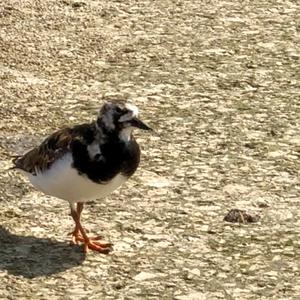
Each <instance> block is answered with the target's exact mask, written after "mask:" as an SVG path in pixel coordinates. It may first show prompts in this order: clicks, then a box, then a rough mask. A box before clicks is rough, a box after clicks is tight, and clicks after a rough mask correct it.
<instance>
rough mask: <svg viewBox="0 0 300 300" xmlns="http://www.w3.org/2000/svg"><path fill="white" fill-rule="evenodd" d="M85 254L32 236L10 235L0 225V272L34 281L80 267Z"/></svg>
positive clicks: (67, 246) (67, 245)
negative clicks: (40, 277)
mask: <svg viewBox="0 0 300 300" xmlns="http://www.w3.org/2000/svg"><path fill="white" fill-rule="evenodd" d="M84 259H85V254H84V253H83V252H82V250H81V248H80V247H79V246H70V245H69V244H68V243H67V242H65V243H64V242H59V241H55V240H51V239H47V238H37V237H34V236H18V235H15V234H11V233H10V232H9V231H8V230H7V229H5V228H4V227H2V226H1V225H0V270H6V271H7V272H8V273H9V274H13V275H16V276H23V277H26V278H35V277H38V276H47V275H51V274H56V273H59V272H62V271H65V270H67V269H70V268H72V267H75V266H78V265H80V264H81V263H82V262H83V261H84Z"/></svg>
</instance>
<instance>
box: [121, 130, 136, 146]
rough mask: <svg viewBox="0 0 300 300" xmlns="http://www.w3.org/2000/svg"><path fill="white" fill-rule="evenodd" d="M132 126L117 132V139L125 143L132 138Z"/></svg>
mask: <svg viewBox="0 0 300 300" xmlns="http://www.w3.org/2000/svg"><path fill="white" fill-rule="evenodd" d="M132 131H133V128H132V127H127V128H124V129H122V130H121V131H120V132H119V139H120V140H121V141H123V142H125V143H129V142H130V141H131V139H132Z"/></svg>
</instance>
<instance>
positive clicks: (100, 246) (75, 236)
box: [71, 232, 112, 254]
mask: <svg viewBox="0 0 300 300" xmlns="http://www.w3.org/2000/svg"><path fill="white" fill-rule="evenodd" d="M101 239H102V236H96V237H93V238H88V239H84V238H83V237H82V236H81V235H80V234H79V233H76V232H73V233H72V241H71V243H72V244H77V245H78V244H79V243H83V244H84V248H83V252H85V253H87V252H88V249H91V250H94V251H98V252H101V253H105V254H107V253H109V252H110V251H112V244H111V243H105V242H98V240H101Z"/></svg>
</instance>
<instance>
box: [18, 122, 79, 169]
mask: <svg viewBox="0 0 300 300" xmlns="http://www.w3.org/2000/svg"><path fill="white" fill-rule="evenodd" d="M72 139H73V134H72V129H71V128H69V127H67V128H64V129H61V130H59V131H56V132H54V133H53V134H52V135H50V136H49V137H48V138H46V139H45V140H44V141H43V142H42V143H41V144H40V145H39V146H37V147H36V148H33V149H32V150H30V151H28V152H27V153H26V154H24V155H23V156H21V157H17V158H15V159H14V160H13V163H14V165H15V168H17V169H21V170H23V171H26V172H28V173H31V174H33V175H36V171H37V170H39V171H44V170H45V169H47V168H49V167H50V166H51V164H52V163H53V162H54V161H55V160H56V159H58V158H60V157H62V156H63V155H64V154H65V153H66V152H67V151H68V150H70V144H71V141H72Z"/></svg>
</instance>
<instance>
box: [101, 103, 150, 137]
mask: <svg viewBox="0 0 300 300" xmlns="http://www.w3.org/2000/svg"><path fill="white" fill-rule="evenodd" d="M97 124H98V126H99V127H100V128H102V129H104V130H105V131H106V132H113V133H117V134H119V136H120V137H121V138H124V139H130V136H131V133H132V130H133V129H134V128H139V129H143V130H152V129H151V128H150V127H148V126H147V125H146V124H145V123H144V122H142V121H141V120H140V119H139V118H138V108H137V107H136V106H135V105H133V104H129V103H125V104H120V103H113V102H107V103H105V104H104V105H103V106H102V107H101V109H100V111H99V114H98V118H97Z"/></svg>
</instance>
